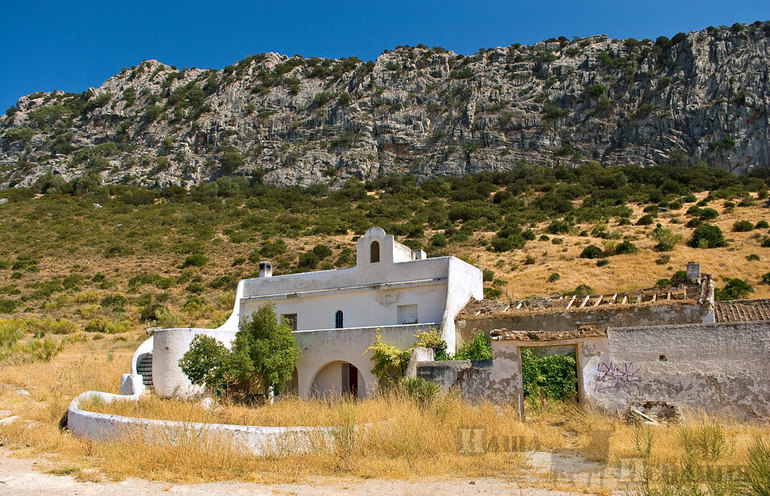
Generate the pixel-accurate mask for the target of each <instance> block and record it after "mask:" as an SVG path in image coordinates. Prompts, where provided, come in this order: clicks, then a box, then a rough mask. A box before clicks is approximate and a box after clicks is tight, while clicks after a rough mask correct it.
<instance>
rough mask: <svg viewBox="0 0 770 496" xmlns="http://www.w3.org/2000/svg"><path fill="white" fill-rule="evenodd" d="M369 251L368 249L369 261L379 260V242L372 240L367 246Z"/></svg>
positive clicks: (375, 261)
mask: <svg viewBox="0 0 770 496" xmlns="http://www.w3.org/2000/svg"><path fill="white" fill-rule="evenodd" d="M369 251H370V253H369V254H370V257H369V261H370V262H371V263H377V262H379V261H380V242H379V241H372V244H371V246H370V247H369Z"/></svg>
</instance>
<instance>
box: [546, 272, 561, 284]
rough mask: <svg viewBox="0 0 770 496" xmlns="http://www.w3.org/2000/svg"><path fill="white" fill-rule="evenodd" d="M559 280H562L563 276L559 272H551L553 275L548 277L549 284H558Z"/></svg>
mask: <svg viewBox="0 0 770 496" xmlns="http://www.w3.org/2000/svg"><path fill="white" fill-rule="evenodd" d="M559 279H561V275H560V274H559V273H558V272H551V275H550V276H548V282H556V281H558V280H559Z"/></svg>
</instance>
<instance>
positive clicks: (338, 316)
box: [334, 310, 342, 329]
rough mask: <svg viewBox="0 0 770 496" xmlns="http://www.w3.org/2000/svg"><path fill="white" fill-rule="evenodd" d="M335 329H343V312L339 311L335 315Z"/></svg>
mask: <svg viewBox="0 0 770 496" xmlns="http://www.w3.org/2000/svg"><path fill="white" fill-rule="evenodd" d="M334 327H335V329H342V310H337V313H335V314H334Z"/></svg>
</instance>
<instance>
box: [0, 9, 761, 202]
mask: <svg viewBox="0 0 770 496" xmlns="http://www.w3.org/2000/svg"><path fill="white" fill-rule="evenodd" d="M769 35H770V22H764V23H760V22H757V23H754V24H751V25H748V26H746V25H737V24H736V25H734V26H733V27H729V28H728V27H721V28H708V29H706V30H703V31H698V32H693V33H689V34H678V35H676V36H674V37H673V38H672V39H670V40H669V39H667V38H665V37H661V38H659V39H658V40H656V41H650V40H642V41H637V40H632V39H629V40H611V39H608V38H607V37H605V36H596V37H591V38H584V39H577V40H573V41H569V40H567V39H566V38H560V39H554V40H548V41H545V42H542V43H538V44H535V45H533V46H520V45H512V46H509V47H507V48H496V49H489V50H482V51H480V52H479V53H476V54H475V55H472V56H468V57H466V56H462V55H456V54H454V53H452V52H448V51H446V50H443V49H440V48H433V49H431V48H427V47H424V46H418V47H398V48H396V49H395V50H393V51H389V52H385V53H383V54H382V55H381V56H380V57H379V58H378V59H377V61H376V62H374V63H372V62H368V63H364V62H361V61H359V60H357V59H340V60H331V59H316V58H311V59H304V58H301V57H293V58H288V57H285V56H281V55H277V54H274V53H268V54H262V55H257V56H252V57H248V58H246V59H245V60H242V61H241V62H239V63H237V64H235V65H233V66H229V67H226V68H225V69H224V70H223V71H213V70H201V69H187V70H182V71H178V70H176V69H175V68H173V67H169V66H166V65H164V64H161V63H159V62H156V61H145V62H143V63H141V64H140V65H138V66H136V67H134V68H132V69H124V70H123V71H121V72H120V74H117V75H116V76H114V77H112V78H110V79H109V80H107V81H106V82H105V83H104V84H103V85H102V86H101V87H99V88H96V89H90V90H88V91H87V92H84V93H83V94H67V93H62V92H54V93H36V94H33V95H29V96H26V97H23V98H21V99H20V100H19V102H18V104H17V105H16V106H14V107H12V108H11V109H9V110H8V112H7V113H6V115H5V116H3V117H2V118H0V164H1V165H2V168H0V185H2V186H9V185H17V184H18V185H29V184H31V183H33V182H34V181H35V180H36V179H37V178H38V177H39V176H41V175H43V174H46V173H50V172H53V173H55V174H60V175H61V176H62V177H64V178H65V179H72V178H74V177H78V176H82V175H84V174H87V173H91V174H93V173H98V174H100V175H101V177H102V179H103V180H104V182H107V183H118V182H120V183H137V184H145V185H154V184H158V185H167V184H182V185H191V184H196V183H200V182H204V181H207V180H210V179H212V178H216V177H218V176H221V175H247V176H248V175H256V176H259V177H262V178H263V180H264V181H265V182H266V183H270V184H280V185H292V184H299V185H310V184H313V183H327V184H329V185H331V186H332V187H334V186H335V185H341V184H342V183H343V182H344V181H345V180H347V179H348V178H350V177H358V178H360V179H369V178H373V177H376V176H379V175H383V174H389V173H412V174H415V175H417V176H418V177H421V178H426V177H431V176H435V175H439V174H451V175H460V174H467V173H473V172H478V171H483V170H500V169H508V168H512V167H515V166H516V164H517V163H520V162H521V161H527V162H533V163H540V164H546V165H550V166H568V165H575V164H580V163H585V162H599V163H601V164H604V165H613V164H642V165H650V164H659V163H677V164H690V165H696V164H699V165H709V166H712V167H719V168H722V169H726V170H730V171H734V172H737V173H745V172H747V171H750V170H751V169H752V168H755V167H765V166H768V165H770V131H769V130H768V125H769V121H768V101H769V99H770V84H768V62H769V61H770V44H769V43H768V36H769Z"/></svg>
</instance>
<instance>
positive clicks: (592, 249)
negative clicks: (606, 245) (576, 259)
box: [580, 245, 604, 259]
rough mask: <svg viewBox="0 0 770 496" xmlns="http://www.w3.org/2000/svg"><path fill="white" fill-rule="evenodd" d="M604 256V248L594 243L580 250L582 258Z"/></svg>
mask: <svg viewBox="0 0 770 496" xmlns="http://www.w3.org/2000/svg"><path fill="white" fill-rule="evenodd" d="M602 256H604V252H602V249H601V248H599V247H598V246H594V245H588V246H586V247H585V248H584V249H583V251H582V252H580V258H589V259H594V258H601V257H602Z"/></svg>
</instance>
